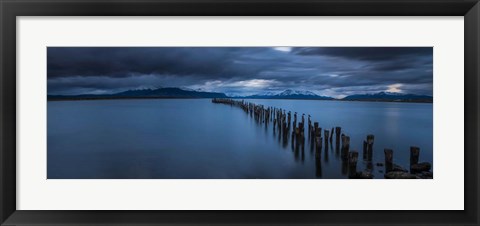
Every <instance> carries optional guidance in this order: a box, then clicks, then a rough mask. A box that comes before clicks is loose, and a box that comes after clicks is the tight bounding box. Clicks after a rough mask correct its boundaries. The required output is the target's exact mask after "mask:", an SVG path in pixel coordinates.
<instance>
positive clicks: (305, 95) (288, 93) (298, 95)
mask: <svg viewBox="0 0 480 226" xmlns="http://www.w3.org/2000/svg"><path fill="white" fill-rule="evenodd" d="M244 98H250V99H316V100H333V98H332V97H326V96H319V95H317V94H316V93H314V92H310V91H305V90H292V89H287V90H285V91H282V92H277V93H273V92H266V93H261V94H256V95H251V96H245V97H244Z"/></svg>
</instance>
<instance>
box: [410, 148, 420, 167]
mask: <svg viewBox="0 0 480 226" xmlns="http://www.w3.org/2000/svg"><path fill="white" fill-rule="evenodd" d="M419 156H420V148H419V147H410V171H412V166H413V165H415V164H418V159H419Z"/></svg>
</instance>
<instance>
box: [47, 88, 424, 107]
mask: <svg viewBox="0 0 480 226" xmlns="http://www.w3.org/2000/svg"><path fill="white" fill-rule="evenodd" d="M126 98H235V99H310V100H343V101H392V102H429V103H431V102H432V101H433V98H432V97H431V96H426V95H416V94H400V93H390V92H379V93H374V94H356V95H350V96H346V97H344V98H342V99H335V98H333V97H328V96H321V95H317V94H315V93H313V92H310V91H300V90H292V89H287V90H285V91H283V92H277V93H272V92H270V93H262V94H257V95H250V96H237V97H229V96H227V95H226V94H224V93H218V92H205V91H195V90H186V89H181V88H158V89H137V90H128V91H124V92H119V93H114V94H84V95H70V96H68V95H48V99H49V100H67V99H72V100H74V99H78V100H80V99H126Z"/></svg>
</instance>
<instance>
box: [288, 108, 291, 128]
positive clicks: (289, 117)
mask: <svg viewBox="0 0 480 226" xmlns="http://www.w3.org/2000/svg"><path fill="white" fill-rule="evenodd" d="M291 117H292V115H291V113H290V111H288V127H290V122H291V121H290V120H291Z"/></svg>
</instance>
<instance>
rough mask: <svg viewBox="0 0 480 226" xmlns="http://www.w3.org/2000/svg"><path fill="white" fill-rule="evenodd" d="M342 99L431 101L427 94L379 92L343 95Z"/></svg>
mask: <svg viewBox="0 0 480 226" xmlns="http://www.w3.org/2000/svg"><path fill="white" fill-rule="evenodd" d="M342 100H350V101H355V100H356V101H392V102H428V103H431V102H433V98H432V97H431V96H427V95H416V94H403V93H391V92H379V93H374V94H357V95H350V96H346V97H344V98H343V99H342Z"/></svg>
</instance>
